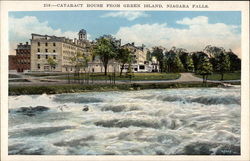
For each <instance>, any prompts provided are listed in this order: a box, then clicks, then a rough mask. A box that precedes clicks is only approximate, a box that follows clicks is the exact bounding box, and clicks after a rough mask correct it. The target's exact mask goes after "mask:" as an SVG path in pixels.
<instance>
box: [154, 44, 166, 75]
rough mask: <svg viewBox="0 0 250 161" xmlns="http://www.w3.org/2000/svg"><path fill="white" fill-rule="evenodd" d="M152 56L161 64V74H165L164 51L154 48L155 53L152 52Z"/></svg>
mask: <svg viewBox="0 0 250 161" xmlns="http://www.w3.org/2000/svg"><path fill="white" fill-rule="evenodd" d="M151 55H152V56H155V57H156V59H157V61H158V62H159V69H160V72H163V68H164V54H163V50H162V49H160V48H159V47H154V48H153V52H152V54H151Z"/></svg>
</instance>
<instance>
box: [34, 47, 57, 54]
mask: <svg viewBox="0 0 250 161" xmlns="http://www.w3.org/2000/svg"><path fill="white" fill-rule="evenodd" d="M48 51H49V50H48V49H45V52H46V53H47V52H48ZM37 52H41V50H40V48H38V49H37ZM55 52H56V50H53V53H55Z"/></svg>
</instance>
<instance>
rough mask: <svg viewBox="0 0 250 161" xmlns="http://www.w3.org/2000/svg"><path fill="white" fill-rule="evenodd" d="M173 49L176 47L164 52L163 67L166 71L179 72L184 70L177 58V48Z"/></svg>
mask: <svg viewBox="0 0 250 161" xmlns="http://www.w3.org/2000/svg"><path fill="white" fill-rule="evenodd" d="M175 49H176V48H174V50H172V49H171V50H170V51H168V52H166V53H165V56H166V59H164V60H165V67H166V71H168V72H181V71H183V70H184V67H183V64H182V62H181V59H180V58H179V55H177V54H176V51H177V50H175Z"/></svg>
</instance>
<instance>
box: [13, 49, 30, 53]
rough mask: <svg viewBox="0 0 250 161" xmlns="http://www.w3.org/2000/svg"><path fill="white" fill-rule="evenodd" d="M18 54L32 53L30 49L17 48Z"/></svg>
mask: <svg viewBox="0 0 250 161" xmlns="http://www.w3.org/2000/svg"><path fill="white" fill-rule="evenodd" d="M16 53H17V54H30V50H18V49H17V50H16Z"/></svg>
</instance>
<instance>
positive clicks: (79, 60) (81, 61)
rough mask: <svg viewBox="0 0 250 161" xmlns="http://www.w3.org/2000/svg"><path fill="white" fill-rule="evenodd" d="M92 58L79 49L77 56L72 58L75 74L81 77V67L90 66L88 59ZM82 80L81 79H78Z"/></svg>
mask: <svg viewBox="0 0 250 161" xmlns="http://www.w3.org/2000/svg"><path fill="white" fill-rule="evenodd" d="M89 60H90V58H89V57H87V56H86V55H85V54H84V53H83V52H80V51H78V52H77V53H76V55H75V56H73V57H71V58H70V63H71V65H72V66H74V68H75V76H77V77H78V78H80V70H81V68H84V70H85V68H86V67H87V66H88V61H89ZM78 80H80V79H78Z"/></svg>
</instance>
